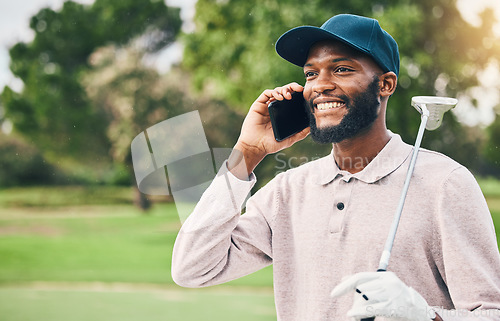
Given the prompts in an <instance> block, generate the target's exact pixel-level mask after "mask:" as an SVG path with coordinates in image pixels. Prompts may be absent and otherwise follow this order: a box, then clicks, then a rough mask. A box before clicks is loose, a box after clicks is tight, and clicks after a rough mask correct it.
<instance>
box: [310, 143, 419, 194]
mask: <svg viewBox="0 0 500 321" xmlns="http://www.w3.org/2000/svg"><path fill="white" fill-rule="evenodd" d="M391 136H392V137H391V139H390V140H389V142H388V143H387V144H386V145H385V146H384V148H383V149H382V150H381V151H380V153H379V154H378V155H377V156H376V157H375V158H374V159H373V160H372V161H371V162H370V163H369V164H368V165H367V166H366V167H365V168H364V169H363V170H362V171H361V172H358V173H355V174H351V173H349V172H347V171H343V170H341V169H340V168H339V167H338V166H337V163H336V162H335V159H334V158H333V150H332V152H331V153H330V155H328V156H327V157H323V158H322V159H321V160H320V161H319V162H320V163H319V171H318V174H317V176H316V178H315V182H316V183H317V184H320V185H326V184H328V183H330V182H332V181H333V180H335V179H336V178H337V177H340V178H341V179H343V180H345V181H349V180H350V179H352V178H356V179H358V180H360V181H363V182H365V183H368V184H370V183H375V182H376V181H378V180H380V179H382V178H384V177H386V176H387V175H389V174H390V173H392V172H394V171H395V170H396V169H398V168H399V167H400V166H401V165H402V164H403V163H404V161H405V160H406V159H407V158H408V157H409V156H410V154H411V151H412V149H413V148H412V146H410V145H408V144H406V143H404V142H403V140H402V139H401V136H399V135H397V134H392V133H391ZM358 161H361V160H358ZM353 162H356V160H355V159H354V160H353Z"/></svg>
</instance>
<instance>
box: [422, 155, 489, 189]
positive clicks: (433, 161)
mask: <svg viewBox="0 0 500 321" xmlns="http://www.w3.org/2000/svg"><path fill="white" fill-rule="evenodd" d="M415 176H416V177H420V178H424V177H425V178H426V180H425V181H426V182H428V185H433V186H432V187H431V189H432V190H436V189H437V190H441V191H448V192H447V193H452V194H455V195H463V194H464V193H472V194H475V195H477V196H479V195H480V194H481V196H482V193H481V189H480V188H479V184H478V183H477V181H476V178H475V177H474V175H473V174H472V173H471V172H470V171H469V169H467V167H465V166H463V165H462V164H460V163H458V162H457V161H455V160H453V159H452V158H450V157H448V156H446V155H444V154H442V153H439V152H436V151H431V150H427V149H421V150H420V152H419V155H418V158H417V165H416V168H415ZM429 178H430V179H429Z"/></svg>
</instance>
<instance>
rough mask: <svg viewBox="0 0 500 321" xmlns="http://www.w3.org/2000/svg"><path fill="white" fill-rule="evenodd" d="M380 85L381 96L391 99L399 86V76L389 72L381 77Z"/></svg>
mask: <svg viewBox="0 0 500 321" xmlns="http://www.w3.org/2000/svg"><path fill="white" fill-rule="evenodd" d="M379 81H380V82H379V84H380V96H381V97H389V96H391V95H392V94H393V93H394V91H395V90H396V85H397V84H398V76H396V74H395V73H394V72H392V71H388V72H386V73H385V74H382V75H380V76H379Z"/></svg>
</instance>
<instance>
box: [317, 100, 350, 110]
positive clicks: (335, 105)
mask: <svg viewBox="0 0 500 321" xmlns="http://www.w3.org/2000/svg"><path fill="white" fill-rule="evenodd" d="M343 105H344V103H341V102H338V101H336V102H328V103H321V104H318V105H317V108H318V109H319V110H327V109H331V108H338V107H340V106H343Z"/></svg>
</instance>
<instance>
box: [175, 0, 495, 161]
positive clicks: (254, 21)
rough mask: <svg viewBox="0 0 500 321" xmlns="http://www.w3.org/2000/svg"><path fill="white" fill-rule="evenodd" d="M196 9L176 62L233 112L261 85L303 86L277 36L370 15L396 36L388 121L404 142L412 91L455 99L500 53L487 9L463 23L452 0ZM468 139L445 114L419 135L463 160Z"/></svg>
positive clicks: (414, 117)
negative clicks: (397, 59)
mask: <svg viewBox="0 0 500 321" xmlns="http://www.w3.org/2000/svg"><path fill="white" fill-rule="evenodd" d="M196 6H197V7H196V9H197V10H196V16H195V23H196V31H195V32H194V33H192V34H189V35H186V36H185V37H184V41H185V52H184V60H183V64H184V66H185V67H186V68H188V69H189V70H191V71H192V72H193V73H194V81H195V85H196V87H197V88H198V89H201V90H204V91H205V92H208V93H210V94H211V95H213V96H215V97H218V98H221V99H227V100H228V101H229V102H231V103H232V104H233V106H234V108H237V109H239V110H247V109H248V106H250V104H251V103H252V102H253V100H254V99H255V98H256V97H257V96H258V95H259V94H260V92H261V91H262V90H264V89H265V88H274V87H276V86H278V85H282V84H285V83H288V82H291V81H297V82H299V83H302V84H303V83H304V80H303V79H304V78H303V75H302V70H301V68H299V67H295V66H293V65H291V64H289V63H287V62H286V61H284V60H283V59H281V58H280V57H279V56H278V55H277V54H276V53H275V51H274V44H275V42H276V40H277V39H278V37H279V36H280V35H281V34H282V33H284V32H285V31H287V30H288V29H290V28H292V27H295V26H299V25H316V26H320V25H321V24H322V23H323V22H324V21H326V20H327V19H328V18H330V17H331V16H332V15H335V14H339V13H354V14H361V15H366V16H371V17H374V18H377V19H378V20H379V21H380V24H381V25H382V27H383V28H384V29H386V30H387V31H388V32H389V33H390V34H392V35H393V37H394V38H395V39H396V41H397V42H398V44H399V47H400V53H401V72H400V75H399V88H398V89H397V90H396V93H395V94H394V95H393V97H392V98H391V100H390V102H389V108H388V109H389V110H388V126H389V128H390V129H391V130H393V131H394V132H397V133H399V134H401V135H402V137H403V139H404V140H405V141H407V142H409V143H413V141H414V139H415V136H416V132H417V129H418V124H419V119H420V118H419V115H418V113H416V111H414V110H413V108H410V107H409V106H410V99H411V97H412V96H416V95H435V94H439V95H450V96H455V95H456V94H457V93H458V92H460V91H463V90H464V89H466V88H468V87H470V86H473V85H476V84H477V83H478V81H477V78H476V72H477V71H478V70H481V69H483V68H485V66H486V65H487V64H488V62H489V61H490V59H498V58H495V57H500V46H499V44H498V41H497V39H495V38H494V35H493V33H492V25H493V23H494V16H493V13H492V10H486V11H485V12H484V13H483V14H482V16H481V18H482V25H481V26H480V27H474V26H471V25H470V24H468V23H466V22H465V21H464V20H463V18H462V17H461V15H460V13H459V11H458V10H457V8H456V5H455V1H454V0H437V1H436V0H422V1H419V2H414V1H408V0H391V1H389V0H378V1H375V2H373V1H369V0H353V1H349V2H346V1H326V0H311V1H300V0H290V1H287V3H286V5H280V4H279V3H278V2H277V1H273V0H267V1H258V2H257V1H247V0H245V1H244V0H226V1H218V0H198V2H197V5H196ZM444 135H446V139H443V137H444ZM468 137H469V135H468V133H467V130H466V129H465V128H463V127H462V126H460V125H459V124H457V122H456V120H455V119H454V117H453V115H452V114H451V113H449V114H448V115H446V117H445V122H444V125H443V129H440V130H439V131H436V132H433V133H427V134H426V137H425V140H424V146H428V147H431V148H434V149H438V150H440V151H443V152H444V153H446V154H449V155H450V156H452V157H454V158H456V159H457V160H458V161H460V162H463V163H465V164H467V165H470V164H473V160H472V159H471V157H474V156H475V155H477V153H478V145H477V144H476V143H475V142H471V141H470V140H469V139H468ZM294 147H295V146H294ZM297 148H300V149H301V150H304V151H305V150H307V153H305V154H303V155H308V157H315V156H317V155H320V154H324V153H326V152H327V151H328V150H329V149H330V147H329V146H319V145H316V144H315V145H311V144H309V143H308V142H305V143H303V144H302V146H297ZM263 166H264V167H265V166H268V167H269V168H270V165H263Z"/></svg>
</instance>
